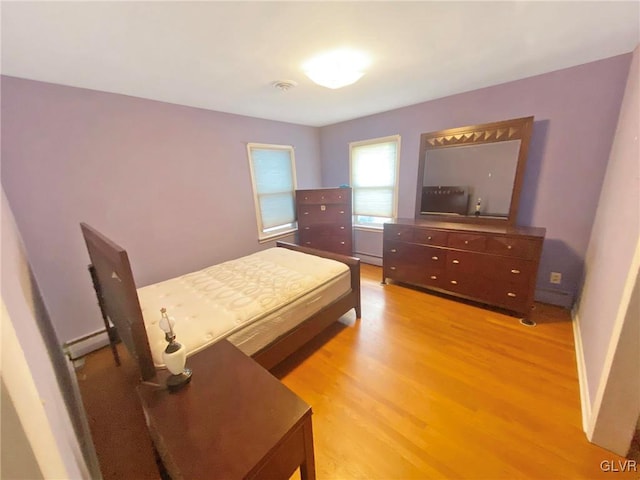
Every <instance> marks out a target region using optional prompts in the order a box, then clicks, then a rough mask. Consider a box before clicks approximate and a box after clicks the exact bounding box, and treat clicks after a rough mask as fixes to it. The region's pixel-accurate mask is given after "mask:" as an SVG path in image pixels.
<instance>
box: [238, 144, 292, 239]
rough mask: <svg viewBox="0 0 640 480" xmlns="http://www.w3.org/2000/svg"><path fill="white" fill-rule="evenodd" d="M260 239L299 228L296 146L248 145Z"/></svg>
mask: <svg viewBox="0 0 640 480" xmlns="http://www.w3.org/2000/svg"><path fill="white" fill-rule="evenodd" d="M247 153H248V155H249V166H250V168H251V181H252V183H253V198H254V201H255V206H256V218H257V221H258V238H259V239H260V240H267V239H271V238H273V237H277V236H280V235H283V234H286V233H290V232H292V231H294V230H295V229H296V212H295V200H294V199H295V190H296V170H295V159H294V156H293V147H292V146H289V145H263V144H258V143H249V144H248V145H247Z"/></svg>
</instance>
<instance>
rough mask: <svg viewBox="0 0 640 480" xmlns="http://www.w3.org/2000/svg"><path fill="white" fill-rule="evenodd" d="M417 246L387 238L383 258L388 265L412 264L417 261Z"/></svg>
mask: <svg viewBox="0 0 640 480" xmlns="http://www.w3.org/2000/svg"><path fill="white" fill-rule="evenodd" d="M416 253H417V248H416V245H413V244H411V243H403V242H397V241H392V240H385V241H384V244H383V246H382V258H383V261H384V264H385V265H387V264H389V265H394V266H398V265H412V264H415V263H416V259H415V256H416Z"/></svg>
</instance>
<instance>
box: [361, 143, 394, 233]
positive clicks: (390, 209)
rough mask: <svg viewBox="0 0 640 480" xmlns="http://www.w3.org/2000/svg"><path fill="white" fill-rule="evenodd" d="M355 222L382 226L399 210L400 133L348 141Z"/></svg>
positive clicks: (362, 224)
mask: <svg viewBox="0 0 640 480" xmlns="http://www.w3.org/2000/svg"><path fill="white" fill-rule="evenodd" d="M349 156H350V162H351V187H352V188H353V223H354V225H355V226H367V227H374V228H382V224H383V223H385V222H388V221H389V220H392V219H393V218H395V217H396V215H397V209H398V206H397V204H398V170H399V164H400V161H399V158H400V135H394V136H391V137H384V138H375V139H373V140H365V141H362V142H352V143H350V144H349Z"/></svg>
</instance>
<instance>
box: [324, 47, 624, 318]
mask: <svg viewBox="0 0 640 480" xmlns="http://www.w3.org/2000/svg"><path fill="white" fill-rule="evenodd" d="M630 61H631V54H625V55H620V56H616V57H611V58H608V59H605V60H601V61H598V62H593V63H588V64H585V65H580V66H577V67H573V68H568V69H564V70H559V71H556V72H552V73H548V74H544V75H539V76H536V77H531V78H526V79H523V80H518V81H515V82H509V83H505V84H502V85H498V86H493V87H489V88H484V89H481V90H475V91H472V92H467V93H463V94H459V95H454V96H450V97H446V98H442V99H438V100H433V101H429V102H425V103H421V104H418V105H413V106H410V107H405V108H401V109H397V110H393V111H389V112H385V113H381V114H377V115H372V116H369V117H364V118H359V119H356V120H352V121H348V122H343V123H339V124H335V125H330V126H327V127H323V128H322V129H321V137H320V138H321V152H322V180H323V185H325V186H332V185H339V184H341V183H347V182H348V181H349V150H348V144H349V142H352V141H357V140H365V139H370V138H375V137H382V136H387V135H392V134H400V135H401V137H402V140H401V141H402V147H401V148H402V151H401V157H400V194H399V212H398V214H399V216H400V217H413V214H414V208H415V205H414V203H415V198H416V196H415V192H416V185H417V181H416V178H417V171H418V151H419V146H420V143H419V142H420V134H421V133H423V132H430V131H435V130H441V129H445V128H451V127H458V126H464V125H474V124H478V123H486V122H493V121H498V120H505V119H509V118H517V117H524V116H529V115H534V116H535V122H534V129H533V136H532V140H531V145H530V148H529V159H528V163H527V169H526V174H525V179H524V187H523V191H522V195H521V200H520V213H519V216H518V224H520V225H533V226H539V227H546V229H547V237H546V240H545V244H544V250H543V254H542V260H541V265H540V271H539V275H538V297H539V298H540V297H542V298H541V299H543V300H546V301H550V302H552V303H558V304H563V303H565V302H567V303H569V302H570V300H571V298H572V297H573V295H575V293H576V292H577V289H578V287H579V285H580V281H581V278H582V270H583V262H584V256H585V252H586V249H587V242H588V239H589V233H590V231H591V225H592V222H593V217H594V214H595V210H596V206H597V202H598V197H599V194H600V188H601V186H602V180H603V177H604V172H605V168H606V165H607V160H608V157H609V151H610V148H611V142H612V138H613V133H614V131H615V126H616V120H617V117H618V112H619V109H620V103H621V101H622V96H623V93H624V87H625V82H626V79H627V73H628V70H629V64H630ZM425 88H428V85H425ZM381 237H382V236H381V235H380V234H379V233H377V232H365V231H358V232H356V238H355V240H356V242H355V248H356V249H357V251H359V252H362V253H366V254H369V255H373V256H380V255H381V252H382V238H381ZM551 271H556V272H561V273H562V284H561V285H560V286H554V285H551V284H550V283H549V282H548V279H549V273H550V272H551ZM554 287H555V290H554ZM567 306H568V305H567Z"/></svg>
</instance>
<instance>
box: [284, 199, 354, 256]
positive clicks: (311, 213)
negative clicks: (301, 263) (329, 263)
mask: <svg viewBox="0 0 640 480" xmlns="http://www.w3.org/2000/svg"><path fill="white" fill-rule="evenodd" d="M296 213H297V217H298V243H299V244H300V245H303V246H306V247H313V248H317V249H320V250H326V251H329V252H335V253H341V254H343V255H351V254H352V252H353V231H352V217H351V215H352V214H351V189H350V188H321V189H315V190H296Z"/></svg>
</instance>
